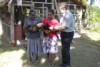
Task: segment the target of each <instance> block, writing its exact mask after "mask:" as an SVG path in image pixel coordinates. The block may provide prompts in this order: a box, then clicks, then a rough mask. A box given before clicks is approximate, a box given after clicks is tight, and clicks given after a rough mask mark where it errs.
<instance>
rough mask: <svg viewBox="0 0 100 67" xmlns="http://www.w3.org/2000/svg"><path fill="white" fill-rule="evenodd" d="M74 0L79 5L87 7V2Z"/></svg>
mask: <svg viewBox="0 0 100 67" xmlns="http://www.w3.org/2000/svg"><path fill="white" fill-rule="evenodd" d="M72 1H73V2H74V3H76V4H78V5H79V6H82V7H83V8H84V9H85V8H86V4H84V3H83V1H82V0H72Z"/></svg>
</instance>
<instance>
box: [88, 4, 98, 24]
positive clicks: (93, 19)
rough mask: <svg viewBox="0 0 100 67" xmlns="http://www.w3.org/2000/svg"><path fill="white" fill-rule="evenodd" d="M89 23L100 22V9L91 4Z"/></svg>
mask: <svg viewBox="0 0 100 67" xmlns="http://www.w3.org/2000/svg"><path fill="white" fill-rule="evenodd" d="M88 10H89V23H90V24H95V23H100V9H99V8H96V7H91V6H89V8H88Z"/></svg>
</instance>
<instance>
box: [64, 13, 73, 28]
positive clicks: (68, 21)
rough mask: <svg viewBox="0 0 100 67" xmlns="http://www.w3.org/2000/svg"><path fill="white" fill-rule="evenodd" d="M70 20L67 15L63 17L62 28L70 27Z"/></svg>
mask: <svg viewBox="0 0 100 67" xmlns="http://www.w3.org/2000/svg"><path fill="white" fill-rule="evenodd" d="M71 19H72V18H71V16H70V15H69V14H66V15H65V16H64V17H63V23H62V26H64V27H67V28H69V27H70V24H71Z"/></svg>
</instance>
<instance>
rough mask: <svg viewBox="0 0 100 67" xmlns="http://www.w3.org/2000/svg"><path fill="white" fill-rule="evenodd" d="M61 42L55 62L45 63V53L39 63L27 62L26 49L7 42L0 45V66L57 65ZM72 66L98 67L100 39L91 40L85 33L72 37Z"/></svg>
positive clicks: (99, 64)
mask: <svg viewBox="0 0 100 67" xmlns="http://www.w3.org/2000/svg"><path fill="white" fill-rule="evenodd" d="M60 49H61V44H60V43H59V53H58V55H57V57H56V59H55V60H56V63H55V64H54V65H52V64H51V63H47V62H45V61H46V57H45V54H43V55H42V56H41V58H40V62H39V63H33V64H29V63H28V60H27V57H26V49H25V48H24V47H23V46H16V47H13V46H11V45H9V44H1V45H0V67H59V64H60V63H61V53H60ZM71 66H72V67H100V39H98V40H93V39H91V38H89V37H88V36H87V35H82V36H81V37H80V38H74V40H73V43H72V44H71Z"/></svg>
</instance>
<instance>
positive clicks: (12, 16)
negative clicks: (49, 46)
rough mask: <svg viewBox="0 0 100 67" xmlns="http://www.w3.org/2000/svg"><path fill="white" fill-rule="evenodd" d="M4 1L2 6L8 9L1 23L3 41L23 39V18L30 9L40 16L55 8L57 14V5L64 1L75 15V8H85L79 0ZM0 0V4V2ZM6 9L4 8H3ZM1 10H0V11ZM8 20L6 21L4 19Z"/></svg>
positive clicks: (44, 15)
mask: <svg viewBox="0 0 100 67" xmlns="http://www.w3.org/2000/svg"><path fill="white" fill-rule="evenodd" d="M1 1H5V2H4V4H2V6H3V7H4V5H7V6H6V8H7V9H8V10H7V12H6V14H5V17H6V18H5V17H4V21H3V22H2V24H3V36H4V41H6V42H9V41H12V40H14V41H18V40H19V41H23V40H24V39H25V35H24V31H23V24H24V18H26V17H27V16H28V15H29V11H30V9H35V11H36V14H37V15H38V16H40V17H41V18H44V17H46V16H47V11H48V10H49V9H54V10H55V15H58V16H59V11H58V9H57V8H58V5H59V4H60V3H61V2H65V3H66V5H68V6H69V9H70V10H71V12H72V13H73V15H74V16H76V15H77V13H76V10H77V8H81V9H83V8H86V6H85V5H84V4H83V3H82V1H81V0H1ZM1 1H0V5H1V3H2V2H1ZM5 11H6V10H5ZM1 12H2V11H1ZM1 14H2V13H1ZM6 20H8V21H6Z"/></svg>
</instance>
